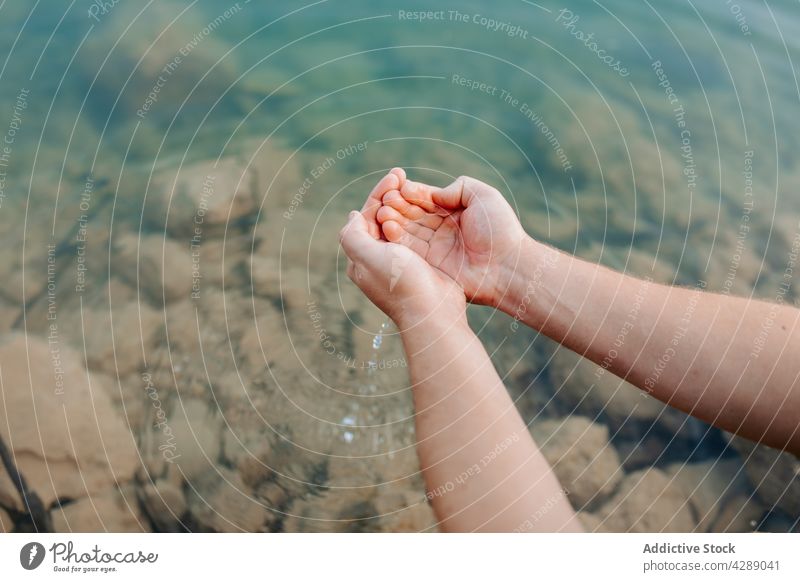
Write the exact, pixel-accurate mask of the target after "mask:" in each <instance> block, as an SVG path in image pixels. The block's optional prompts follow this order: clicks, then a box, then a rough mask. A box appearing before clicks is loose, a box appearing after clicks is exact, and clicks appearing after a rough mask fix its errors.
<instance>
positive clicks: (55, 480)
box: [0, 334, 139, 509]
mask: <svg viewBox="0 0 800 582" xmlns="http://www.w3.org/2000/svg"><path fill="white" fill-rule="evenodd" d="M80 362H81V357H80V355H79V354H77V353H75V352H73V351H72V350H69V349H67V348H66V347H65V346H63V345H61V346H59V345H57V344H56V345H53V344H51V345H48V343H47V342H45V341H43V340H39V339H34V338H26V337H25V336H23V335H21V334H12V335H7V336H4V337H3V338H2V339H0V374H2V385H3V393H4V397H3V398H2V399H0V417H2V418H6V419H8V422H7V423H5V422H4V423H0V435H1V436H2V437H3V440H4V441H5V442H6V444H7V446H9V447H10V448H12V452H13V454H14V459H15V461H16V464H17V468H18V469H19V471H20V472H21V473H22V475H23V476H24V477H25V479H26V480H27V482H28V485H29V488H30V489H31V490H32V491H33V492H34V493H36V494H37V495H38V496H39V497H40V499H41V500H42V502H43V503H44V505H45V507H47V506H49V505H50V504H52V503H53V502H54V501H56V500H57V499H79V498H81V497H84V496H87V495H97V494H100V493H102V492H104V491H107V490H108V489H109V488H110V487H113V486H114V485H115V484H117V483H124V482H126V481H128V480H129V479H130V478H131V477H132V476H133V474H134V472H135V470H136V467H137V466H138V464H139V462H138V453H137V452H136V448H135V445H134V440H133V437H132V435H131V434H130V433H129V432H128V430H127V428H126V427H125V424H124V422H123V420H122V419H121V418H120V417H119V415H118V414H117V411H116V410H114V407H113V405H112V404H111V400H110V399H109V397H108V395H107V392H106V390H107V387H106V386H105V385H104V383H103V382H102V380H101V379H100V378H99V377H96V376H93V375H92V374H91V373H89V372H87V371H86V370H85V369H84V368H83V366H82V365H81V364H80ZM4 483H8V481H5V482H4V481H0V498H2V499H4V500H7V499H9V498H10V499H14V500H16V503H15V506H16V507H17V508H19V509H21V508H22V507H21V503H20V501H19V499H18V497H17V495H16V493H15V492H14V491H8V490H7V489H6V488H7V484H4Z"/></svg>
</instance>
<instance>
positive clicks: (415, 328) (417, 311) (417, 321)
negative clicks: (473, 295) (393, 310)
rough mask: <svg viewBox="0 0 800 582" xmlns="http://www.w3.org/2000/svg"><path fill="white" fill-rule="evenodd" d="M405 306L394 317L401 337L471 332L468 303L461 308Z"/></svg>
mask: <svg viewBox="0 0 800 582" xmlns="http://www.w3.org/2000/svg"><path fill="white" fill-rule="evenodd" d="M449 307H450V306H446V305H439V306H435V305H434V306H430V305H429V306H425V307H412V306H405V307H404V308H403V309H401V310H400V311H399V312H398V313H397V314H396V315H395V316H394V317H393V320H394V323H395V325H396V326H397V329H398V330H399V331H400V334H401V335H406V334H412V333H413V334H418V333H422V334H427V335H430V336H433V335H441V334H444V333H450V332H453V331H460V330H469V329H470V327H469V323H468V322H467V312H466V303H465V304H464V305H463V306H462V307H461V308H459V307H458V306H456V307H455V308H454V309H450V308H449Z"/></svg>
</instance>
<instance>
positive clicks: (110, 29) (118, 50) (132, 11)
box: [77, 1, 244, 120]
mask: <svg viewBox="0 0 800 582" xmlns="http://www.w3.org/2000/svg"><path fill="white" fill-rule="evenodd" d="M236 6H237V7H238V5H236ZM238 12H239V9H238V8H236V9H234V8H231V10H229V11H228V12H227V13H223V14H228V15H229V16H228V17H224V16H219V15H213V16H209V17H208V20H206V18H204V15H203V13H202V12H201V11H199V10H191V11H189V10H186V9H185V6H183V5H182V4H181V3H179V2H169V1H168V2H159V3H157V4H152V5H148V6H146V7H145V9H144V10H143V9H142V6H138V5H133V4H124V3H123V4H121V5H119V6H115V7H114V14H113V18H111V17H109V18H104V19H103V21H102V22H101V23H100V24H99V25H98V26H97V28H96V30H95V31H94V32H93V34H91V35H90V37H89V39H88V41H87V42H86V45H85V48H84V50H82V51H81V53H80V55H79V56H80V58H79V59H78V60H77V68H78V70H79V71H80V72H81V73H82V74H83V76H84V77H86V79H87V80H88V81H91V80H94V91H95V100H94V103H95V108H96V107H97V106H102V105H103V103H104V102H105V101H107V103H108V104H112V103H115V102H116V103H117V107H118V109H120V110H121V112H122V113H123V114H124V115H126V116H134V115H136V116H138V117H139V118H141V119H146V118H148V117H154V116H156V118H157V119H161V120H164V119H167V120H168V119H171V118H172V116H173V115H175V114H176V113H177V112H178V111H180V112H181V114H182V115H183V116H187V115H191V114H195V115H197V114H198V113H199V112H205V111H207V110H208V108H209V107H211V106H212V105H213V104H214V103H215V102H216V101H217V99H219V98H220V97H221V96H222V94H223V93H224V92H225V91H226V90H227V89H229V88H230V87H231V85H232V84H234V82H235V80H236V66H235V63H234V58H233V56H232V55H231V54H227V55H226V52H227V51H228V45H227V44H225V43H223V42H222V41H220V36H219V34H212V32H213V30H214V29H216V28H217V26H220V27H224V26H225V23H226V21H228V20H230V19H235V18H244V15H242V14H238ZM215 18H218V19H219V20H218V21H217V22H216V23H214V24H213V25H212V26H213V28H209V23H210V22H213V21H214V19H215ZM92 22H93V21H92ZM223 57H224V58H223ZM198 83H199V85H198ZM101 99H102V100H103V102H100V101H101ZM93 109H94V108H93Z"/></svg>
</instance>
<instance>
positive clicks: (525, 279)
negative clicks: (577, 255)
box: [494, 235, 563, 324]
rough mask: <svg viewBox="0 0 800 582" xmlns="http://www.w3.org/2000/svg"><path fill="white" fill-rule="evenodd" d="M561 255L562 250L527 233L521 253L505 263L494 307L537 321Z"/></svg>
mask: <svg viewBox="0 0 800 582" xmlns="http://www.w3.org/2000/svg"><path fill="white" fill-rule="evenodd" d="M562 259H563V253H561V252H560V251H558V250H556V249H554V248H552V247H549V246H547V245H545V244H542V243H540V242H539V241H537V240H535V239H533V238H531V237H530V236H527V235H525V237H524V238H523V240H522V243H521V244H520V251H519V253H517V254H516V256H513V257H510V259H509V260H508V261H506V263H505V265H504V266H503V269H502V271H503V272H502V275H501V276H500V278H499V282H500V285H499V287H498V289H497V293H496V297H497V299H496V303H495V305H494V307H495V308H497V309H499V310H500V311H503V312H504V313H506V314H508V315H510V316H511V317H513V318H514V319H516V320H518V321H523V322H524V323H527V324H535V323H536V321H537V317H538V315H539V312H540V311H541V310H542V308H543V306H544V302H543V301H542V299H543V296H545V295H546V294H547V292H548V291H547V290H548V289H549V288H550V287H551V286H550V280H551V279H552V278H553V273H554V271H555V269H556V268H557V265H558V264H559V262H560V261H561V260H562Z"/></svg>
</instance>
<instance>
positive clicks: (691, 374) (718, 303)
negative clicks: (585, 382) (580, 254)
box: [501, 241, 800, 453]
mask: <svg viewBox="0 0 800 582" xmlns="http://www.w3.org/2000/svg"><path fill="white" fill-rule="evenodd" d="M516 271H517V273H518V274H517V275H516V276H515V277H514V278H513V280H512V281H511V283H510V285H508V290H509V293H507V294H506V296H505V298H504V300H503V304H502V305H501V308H502V309H503V310H504V311H506V312H507V313H509V314H511V315H512V316H515V314H519V312H520V309H519V307H518V306H519V305H522V304H524V302H525V301H528V304H529V307H527V308H526V309H525V310H524V312H523V313H522V317H521V319H523V320H524V321H525V323H527V324H529V325H531V326H532V327H534V328H536V329H538V330H540V331H541V332H542V333H544V334H545V335H547V336H549V337H551V338H552V339H554V340H556V341H558V342H560V343H563V344H564V345H566V346H567V347H569V348H570V349H572V350H574V351H576V352H578V353H580V354H583V355H585V356H586V357H587V358H589V359H591V360H593V361H594V362H595V363H597V364H599V365H601V366H603V367H605V368H607V369H609V370H610V371H611V372H613V373H614V374H616V375H618V376H620V377H622V378H624V379H626V380H627V381H628V382H631V383H632V384H634V385H636V386H638V387H639V388H641V389H643V390H645V391H647V392H648V393H651V394H652V395H653V396H655V397H656V398H658V399H659V400H662V401H664V402H667V403H668V404H671V405H673V406H675V407H677V408H679V409H681V410H683V411H685V412H687V413H689V414H692V415H694V416H697V417H698V418H701V419H703V420H705V421H707V422H710V423H713V424H715V425H716V426H719V427H721V428H724V429H726V430H729V431H732V432H736V433H739V434H741V435H743V436H746V437H748V438H751V439H753V440H758V441H762V442H765V443H767V444H770V445H772V446H776V447H779V448H788V449H789V450H792V451H794V452H795V453H797V452H800V429H798V423H800V384H798V382H799V380H800V378H799V376H800V357H798V354H800V325H798V322H799V320H800V312H798V310H796V309H794V308H791V307H787V306H781V305H775V304H769V303H764V302H760V301H754V300H747V299H742V298H736V297H728V296H722V295H716V294H712V293H706V292H703V291H702V290H700V289H685V288H678V287H669V286H664V285H659V284H656V283H653V282H651V281H647V280H640V279H636V278H634V277H630V276H627V275H623V274H620V273H617V272H615V271H612V270H610V269H606V268H604V267H601V266H598V265H595V264H592V263H589V262H586V261H583V260H581V259H578V258H576V257H573V256H570V255H568V254H566V253H561V252H559V251H554V250H553V249H548V248H547V247H544V246H543V245H540V244H539V243H536V242H534V241H529V242H527V243H526V247H525V250H524V252H523V257H522V258H521V261H520V266H519V268H518V269H517V270H516ZM526 272H527V273H534V272H536V273H540V276H539V277H538V278H537V280H536V281H535V282H532V277H531V276H530V275H528V276H526V274H525V273H526ZM531 294H533V297H532V298H528V299H526V295H531ZM517 317H519V315H517Z"/></svg>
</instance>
